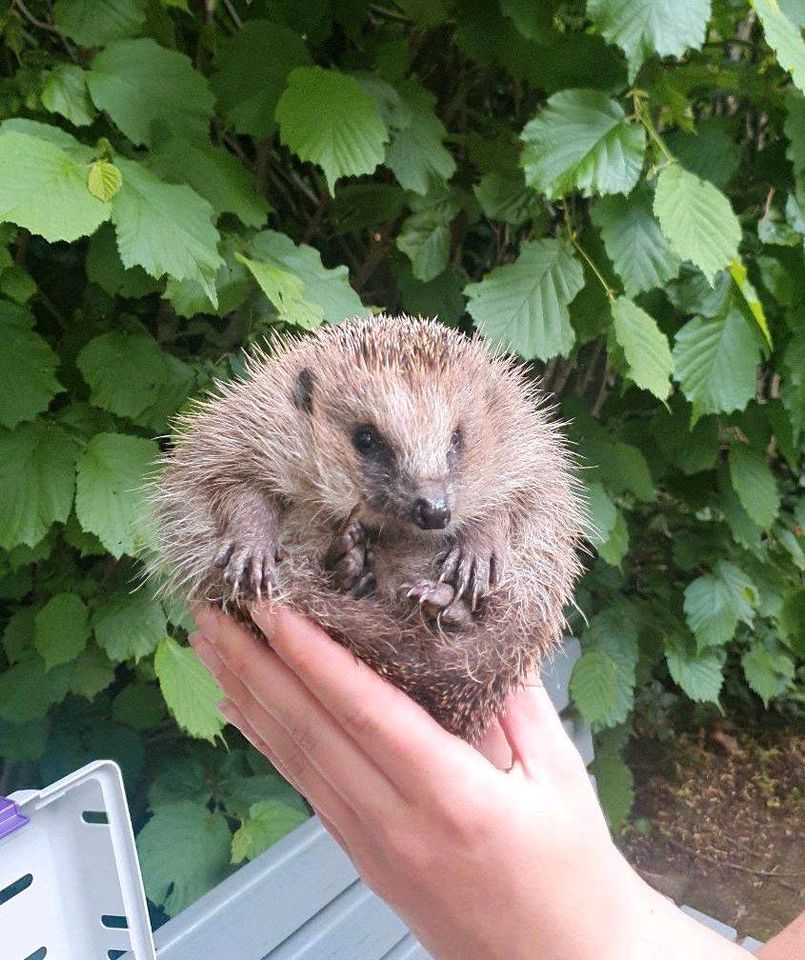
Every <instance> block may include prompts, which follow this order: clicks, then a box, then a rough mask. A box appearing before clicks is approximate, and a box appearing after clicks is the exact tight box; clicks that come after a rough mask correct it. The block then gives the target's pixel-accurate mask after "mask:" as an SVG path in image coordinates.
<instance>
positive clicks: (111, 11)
mask: <svg viewBox="0 0 805 960" xmlns="http://www.w3.org/2000/svg"><path fill="white" fill-rule="evenodd" d="M53 19H54V20H55V21H56V26H57V27H58V28H59V29H60V30H61V32H62V33H63V34H65V35H66V36H68V37H69V38H70V39H71V40H75V42H76V43H77V44H79V45H80V46H82V47H102V46H104V45H105V44H107V43H109V42H111V41H112V40H120V39H122V38H123V37H131V36H134V34H136V33H138V32H139V31H140V28H141V27H142V26H143V24H144V23H145V3H144V2H143V0H104V2H103V3H97V2H96V0H56V3H55V4H54V5H53Z"/></svg>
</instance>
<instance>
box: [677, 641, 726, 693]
mask: <svg viewBox="0 0 805 960" xmlns="http://www.w3.org/2000/svg"><path fill="white" fill-rule="evenodd" d="M665 659H666V662H667V663H668V670H669V672H670V674H671V676H672V678H673V679H674V682H675V683H678V684H679V686H680V687H682V689H683V690H684V691H685V693H686V694H687V695H688V696H689V697H690V699H691V700H694V701H695V702H696V703H718V695H719V693H720V692H721V685H722V684H723V683H724V674H723V672H722V671H723V666H724V654H723V651H721V650H713V649H707V650H697V649H696V648H695V647H694V646H693V645H692V644H691V643H689V642H688V641H686V640H685V638H684V637H669V638H668V640H667V641H666V644H665Z"/></svg>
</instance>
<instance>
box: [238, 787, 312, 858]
mask: <svg viewBox="0 0 805 960" xmlns="http://www.w3.org/2000/svg"><path fill="white" fill-rule="evenodd" d="M307 819H308V817H307V814H305V813H303V812H302V811H301V810H299V809H297V808H296V807H291V806H289V805H288V804H287V803H283V802H282V801H281V800H261V801H260V802H259V803H255V804H254V806H252V807H251V808H250V810H249V816H248V817H247V818H246V819H245V820H244V821H243V822H242V823H241V825H240V826H239V827H238V829H237V830H236V831H235V834H234V836H233V837H232V863H242V862H243V861H244V860H254V858H255V857H256V856H258V855H259V854H261V853H262V852H263V851H264V850H267V849H268V848H269V847H270V846H272V845H273V844H275V843H276V842H277V841H278V840H281V839H282V838H283V837H284V836H285V834H286V833H290V832H291V830H293V829H295V828H296V827H298V826H299V825H300V824H302V823H304V822H305V821H306V820H307Z"/></svg>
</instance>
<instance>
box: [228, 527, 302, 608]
mask: <svg viewBox="0 0 805 960" xmlns="http://www.w3.org/2000/svg"><path fill="white" fill-rule="evenodd" d="M287 555H288V554H287V553H286V551H285V549H284V548H283V547H282V545H281V544H279V543H276V544H275V543H239V542H237V541H234V540H228V541H225V542H224V543H223V545H222V546H221V547H220V549H219V550H218V551H217V552H216V554H215V557H214V559H213V566H215V567H217V568H218V569H219V570H221V571H223V583H224V595H225V598H226V599H228V600H238V601H243V600H258V601H259V600H262V599H263V598H264V597H270V596H271V594H272V593H274V592H275V591H276V589H277V576H276V567H277V564H278V563H280V562H281V561H283V560H284V559H285V558H286V557H287Z"/></svg>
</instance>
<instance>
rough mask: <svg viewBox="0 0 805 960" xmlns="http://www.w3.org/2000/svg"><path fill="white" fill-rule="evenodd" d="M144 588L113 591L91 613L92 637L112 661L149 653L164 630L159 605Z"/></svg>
mask: <svg viewBox="0 0 805 960" xmlns="http://www.w3.org/2000/svg"><path fill="white" fill-rule="evenodd" d="M145 589H146V588H143V589H141V590H140V591H139V592H138V593H134V594H128V593H122V592H117V593H113V594H111V595H110V596H109V597H106V598H104V599H103V600H102V601H101V603H100V604H99V606H98V607H97V608H96V610H95V612H94V613H93V616H92V626H93V629H94V630H95V640H96V641H97V643H98V645H99V646H100V647H101V648H102V649H103V650H104V651H105V652H106V655H107V656H108V657H109V659H110V660H113V661H114V662H116V663H121V662H122V661H124V660H130V659H134V660H140V659H141V658H142V657H146V656H148V655H149V654H151V653H153V652H154V650H156V648H157V645H158V644H159V641H160V640H162V638H163V637H164V636H165V633H166V631H167V621H166V619H165V613H164V611H163V610H162V607H161V606H160V605H159V603H158V602H157V601H156V600H155V599H154V598H153V597H151V596H149V595H148V594H147V593H145Z"/></svg>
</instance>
